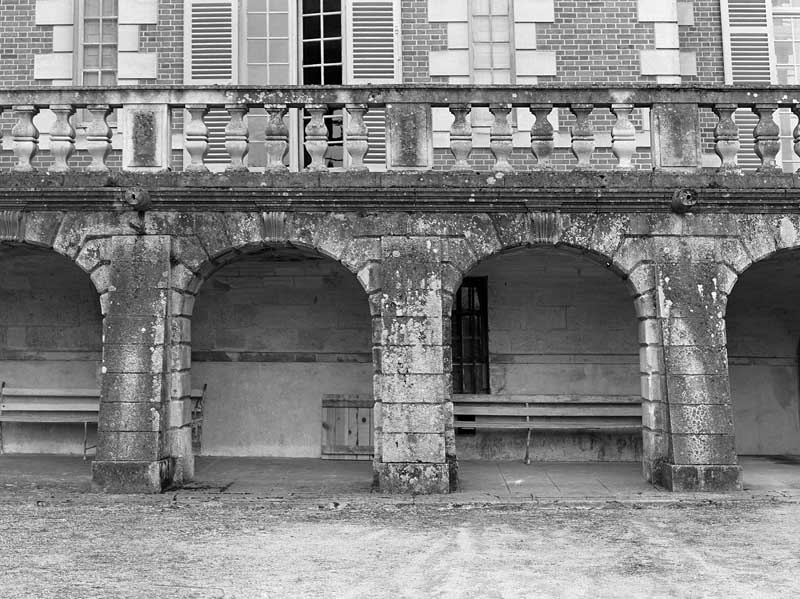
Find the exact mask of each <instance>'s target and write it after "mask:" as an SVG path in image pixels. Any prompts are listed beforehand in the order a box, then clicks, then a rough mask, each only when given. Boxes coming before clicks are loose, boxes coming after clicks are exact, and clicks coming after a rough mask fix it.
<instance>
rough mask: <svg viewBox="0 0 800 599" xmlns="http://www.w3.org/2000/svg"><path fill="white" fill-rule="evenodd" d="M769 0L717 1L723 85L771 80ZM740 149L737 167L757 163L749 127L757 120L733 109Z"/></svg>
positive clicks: (753, 165)
mask: <svg viewBox="0 0 800 599" xmlns="http://www.w3.org/2000/svg"><path fill="white" fill-rule="evenodd" d="M771 2H772V0H721V9H722V22H723V30H722V39H723V55H724V59H725V83H726V84H735V83H756V84H760V85H769V84H771V83H772V82H773V81H775V61H774V58H773V57H774V54H773V51H772V47H773V41H772V23H771V20H772V14H771V13H772V11H771V4H770V3H771ZM734 118H735V119H736V124H737V125H738V126H739V142H740V143H741V149H740V151H739V155H738V157H737V160H738V162H739V166H741V167H742V168H745V169H753V168H756V167H758V166H759V164H761V162H760V160H759V159H758V156H756V155H755V152H754V151H753V147H754V143H755V142H754V140H753V128H754V127H755V126H756V123H758V117H756V115H755V114H753V113H752V112H751V111H750V110H744V109H743V110H737V111H736V115H735V117H734Z"/></svg>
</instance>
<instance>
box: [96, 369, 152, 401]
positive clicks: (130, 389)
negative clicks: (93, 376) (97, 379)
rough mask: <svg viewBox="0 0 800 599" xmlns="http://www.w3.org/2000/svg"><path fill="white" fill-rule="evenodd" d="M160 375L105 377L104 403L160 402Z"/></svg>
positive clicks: (105, 375)
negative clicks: (155, 400)
mask: <svg viewBox="0 0 800 599" xmlns="http://www.w3.org/2000/svg"><path fill="white" fill-rule="evenodd" d="M161 379H162V377H161V375H160V374H155V375H154V374H132V373H127V374H121V373H106V374H104V375H103V379H102V380H103V384H102V397H103V401H104V402H118V401H119V402H148V401H153V400H154V399H157V400H159V401H160V399H161V392H162V382H161Z"/></svg>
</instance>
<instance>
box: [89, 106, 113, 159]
mask: <svg viewBox="0 0 800 599" xmlns="http://www.w3.org/2000/svg"><path fill="white" fill-rule="evenodd" d="M86 110H88V111H89V114H90V115H92V120H91V122H90V123H89V126H88V127H86V148H87V150H88V151H89V156H91V157H92V162H91V164H90V165H89V166H88V167H86V170H89V171H92V172H95V173H105V172H108V166H106V158H107V157H108V154H109V152H111V127H109V126H108V120H107V119H108V115H110V114H111V111H112V109H111V107H110V106H109V105H108V104H95V105H93V106H87V108H86Z"/></svg>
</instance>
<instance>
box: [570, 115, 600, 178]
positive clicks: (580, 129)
mask: <svg viewBox="0 0 800 599" xmlns="http://www.w3.org/2000/svg"><path fill="white" fill-rule="evenodd" d="M593 108H594V105H593V104H572V105H571V106H570V107H569V109H570V112H572V114H574V115H575V126H573V127H572V153H573V154H574V155H575V158H576V159H577V160H578V164H576V165H575V168H579V169H582V168H590V160H591V158H592V152H594V131H593V130H592V125H591V123H589V115H590V114H591V113H592V109H593Z"/></svg>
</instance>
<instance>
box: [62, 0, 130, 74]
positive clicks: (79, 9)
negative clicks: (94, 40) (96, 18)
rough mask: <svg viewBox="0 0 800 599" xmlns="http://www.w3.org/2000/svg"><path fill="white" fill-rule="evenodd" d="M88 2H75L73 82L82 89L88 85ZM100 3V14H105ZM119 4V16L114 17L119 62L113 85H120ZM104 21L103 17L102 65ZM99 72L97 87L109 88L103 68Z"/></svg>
mask: <svg viewBox="0 0 800 599" xmlns="http://www.w3.org/2000/svg"><path fill="white" fill-rule="evenodd" d="M122 1H124V0H122ZM86 2H87V0H77V1H76V2H75V7H74V10H75V25H74V27H73V39H74V44H73V47H74V48H75V54H74V56H75V60H74V61H73V65H74V66H73V74H72V80H73V83H74V84H75V85H78V86H81V87H83V86H86V83H85V82H84V75H85V73H84V71H85V70H86V69H84V65H85V62H84V36H85V33H86ZM100 2H101V4H100V12H101V13H102V12H103V10H102V0H100ZM119 2H120V0H117V14H116V16H115V17H114V19H115V20H116V22H117V27H116V42H115V43H114V47H115V48H116V54H117V60H116V64H115V67H114V83H113V84H112V85H119ZM103 20H104V18H103V17H102V16H101V17H100V22H101V31H100V36H101V42H100V44H98V45H99V47H100V49H101V50H100V53H101V57H100V60H101V63H102V47H103V45H104V44H103V43H102V22H103ZM108 45H110V44H108ZM98 71H99V72H100V78H99V79H98V84H97V85H98V86H100V87H104V86H105V87H107V86H106V85H105V84H104V83H102V71H103V69H102V68H101V69H99V70H98Z"/></svg>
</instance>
